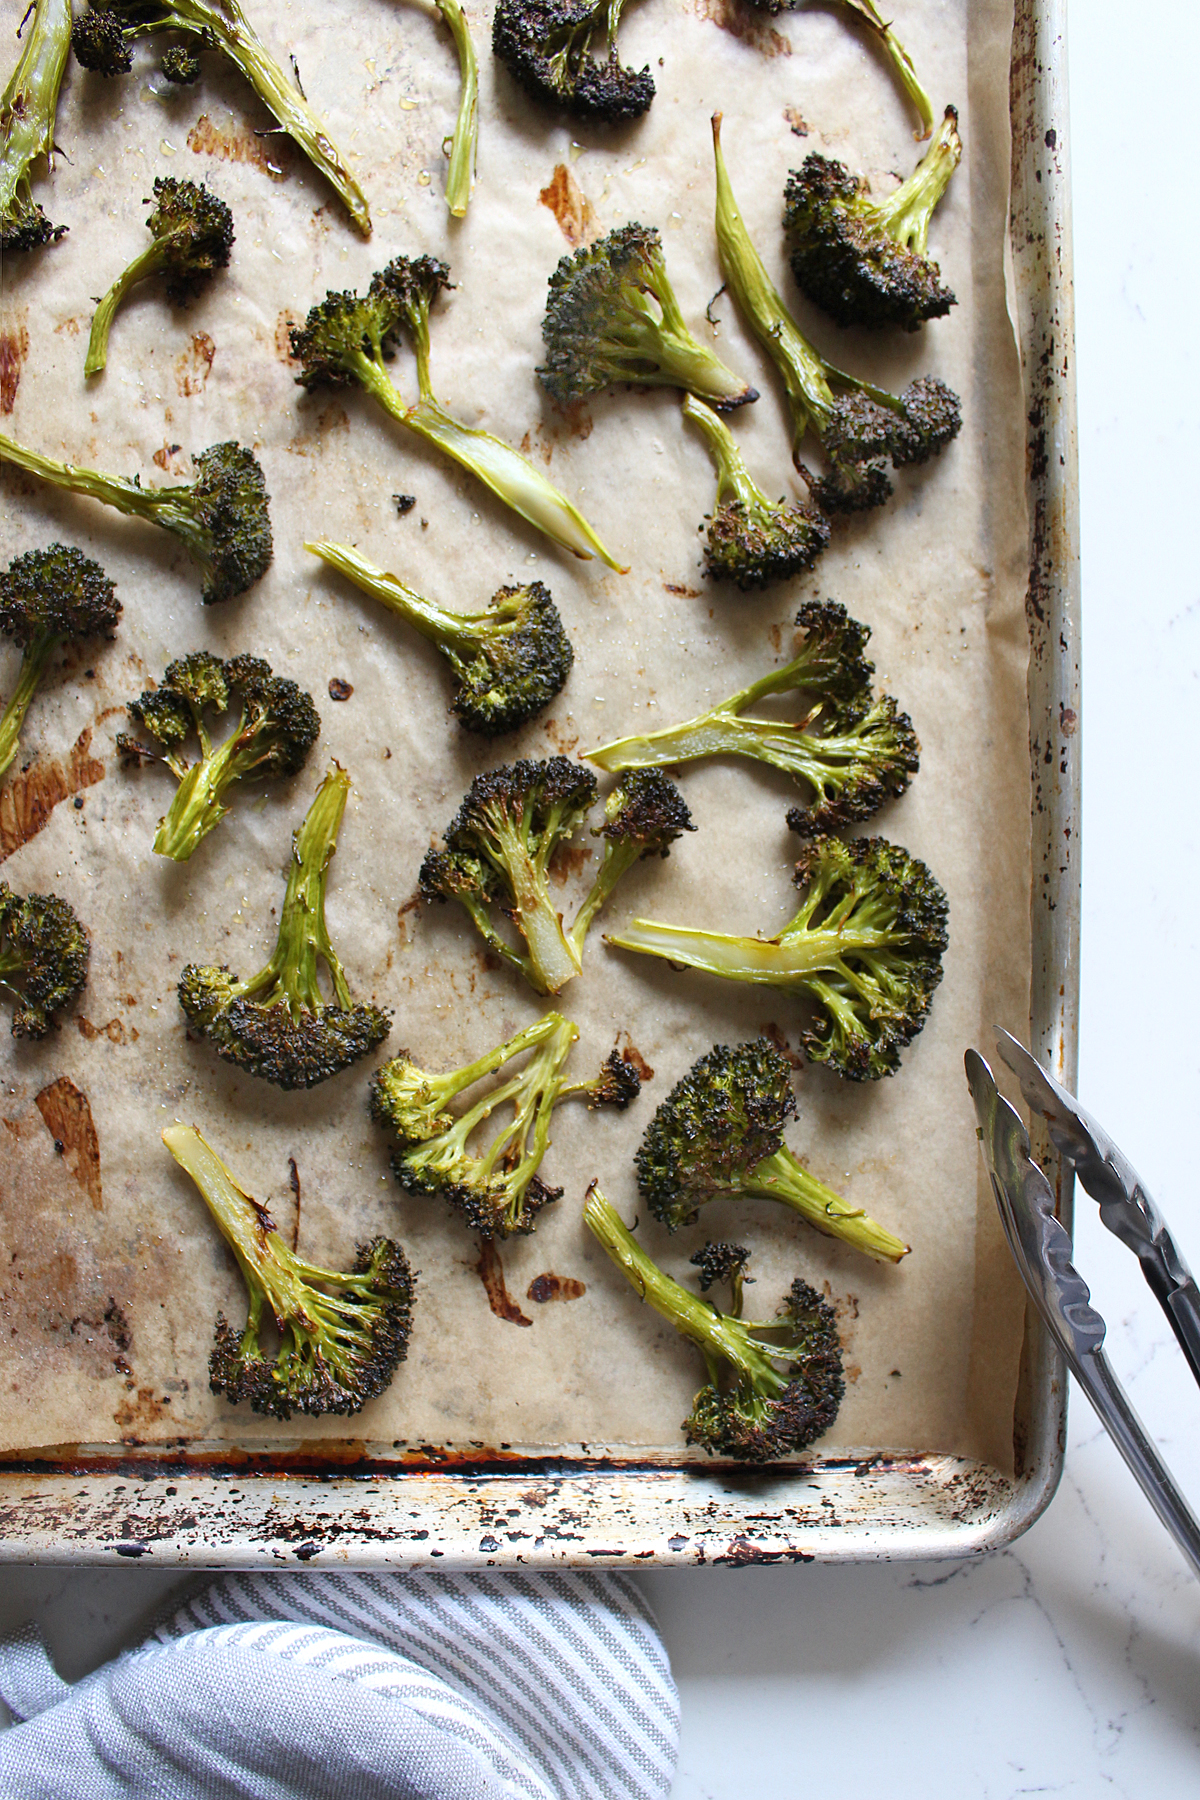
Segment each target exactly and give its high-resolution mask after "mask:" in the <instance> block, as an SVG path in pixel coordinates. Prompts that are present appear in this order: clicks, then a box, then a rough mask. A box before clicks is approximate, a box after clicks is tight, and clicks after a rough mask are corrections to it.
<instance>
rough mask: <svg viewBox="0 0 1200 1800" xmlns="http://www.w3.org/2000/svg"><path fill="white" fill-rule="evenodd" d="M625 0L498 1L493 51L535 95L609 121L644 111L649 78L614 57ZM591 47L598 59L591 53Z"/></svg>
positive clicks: (647, 105) (648, 98)
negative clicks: (596, 49) (595, 48)
mask: <svg viewBox="0 0 1200 1800" xmlns="http://www.w3.org/2000/svg"><path fill="white" fill-rule="evenodd" d="M624 10H625V0H499V5H498V6H497V7H496V15H495V18H494V19H493V21H492V49H493V51H494V53H495V55H496V56H497V57H498V58H499V60H500V61H501V62H502V63H503V64H504V65H505V67H506V68H507V70H508V72H509V74H510V75H511V76H512V77H513V79H514V80H515V81H519V82H520V84H521V86H522V87H523V88H524V89H525V91H526V93H528V94H532V95H533V97H534V99H535V100H544V101H545V102H546V103H547V104H548V105H550V106H555V107H559V108H561V109H562V110H563V111H564V112H569V113H572V114H574V115H575V117H576V118H581V119H603V120H605V121H606V122H608V123H614V122H616V121H617V120H620V119H636V118H639V117H640V115H641V114H642V113H644V112H647V111H649V108H650V102H651V101H652V100H653V99H654V80H653V77H652V76H651V74H650V70H649V67H647V68H644V69H641V70H634V69H626V68H624V67H623V66H622V64H621V62H620V61H619V59H618V57H617V28H618V26H619V25H620V22H621V14H622V12H623V11H624ZM593 45H595V46H596V47H597V48H598V49H602V50H603V52H604V55H603V58H602V59H601V58H599V57H596V56H593V55H592V47H593Z"/></svg>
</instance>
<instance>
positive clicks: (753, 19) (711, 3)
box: [692, 0, 792, 56]
mask: <svg viewBox="0 0 1200 1800" xmlns="http://www.w3.org/2000/svg"><path fill="white" fill-rule="evenodd" d="M692 11H693V12H694V13H695V15H696V17H697V18H698V19H707V20H708V22H709V24H711V25H718V26H720V28H721V30H722V31H727V32H728V33H729V35H730V37H735V38H737V39H738V41H739V42H740V43H743V44H748V45H749V46H750V48H751V49H752V50H757V51H758V53H759V55H760V56H790V55H791V54H792V46H791V45H790V44H789V43H788V40H787V39H786V38H785V37H784V35H783V33H782V32H781V31H776V30H775V28H774V27H773V26H771V25H768V24H767V22H766V20H765V19H764V18H763V17H762V14H761V13H759V14H755V13H754V11H753V10H752V8H751V6H750V4H749V0H692Z"/></svg>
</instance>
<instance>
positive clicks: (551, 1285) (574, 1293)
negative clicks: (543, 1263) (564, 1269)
mask: <svg viewBox="0 0 1200 1800" xmlns="http://www.w3.org/2000/svg"><path fill="white" fill-rule="evenodd" d="M586 1293H587V1288H586V1287H585V1285H584V1283H583V1282H582V1281H577V1280H576V1279H575V1277H574V1275H555V1274H552V1273H551V1271H550V1270H549V1269H547V1271H546V1272H545V1274H544V1275H535V1276H534V1278H533V1280H532V1281H531V1282H530V1284H529V1286H528V1288H527V1289H526V1292H525V1298H526V1299H527V1300H533V1301H536V1302H537V1304H538V1305H539V1306H545V1305H546V1304H547V1302H548V1301H550V1300H580V1299H582V1298H583V1296H584V1294H586Z"/></svg>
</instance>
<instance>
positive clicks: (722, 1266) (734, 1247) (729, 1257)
mask: <svg viewBox="0 0 1200 1800" xmlns="http://www.w3.org/2000/svg"><path fill="white" fill-rule="evenodd" d="M688 1261H689V1262H690V1263H691V1265H692V1267H693V1268H694V1269H699V1271H700V1292H701V1293H702V1294H707V1292H708V1290H709V1288H710V1287H715V1286H716V1284H717V1282H718V1281H727V1282H728V1283H729V1289H730V1292H731V1294H732V1295H733V1305H732V1306H731V1307H730V1311H731V1312H732V1313H733V1315H734V1317H735V1318H738V1319H740V1318H741V1316H742V1289H743V1287H753V1286H754V1277H753V1275H747V1273H746V1265H747V1264H748V1263H749V1261H750V1252H749V1250H747V1248H746V1246H745V1244H713V1243H708V1244H705V1246H704V1248H703V1249H702V1250H697V1251H696V1253H695V1255H694V1256H689V1258H688Z"/></svg>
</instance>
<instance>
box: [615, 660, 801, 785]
mask: <svg viewBox="0 0 1200 1800" xmlns="http://www.w3.org/2000/svg"><path fill="white" fill-rule="evenodd" d="M803 660H804V659H803V656H801V657H798V658H797V659H796V661H795V662H791V663H786V664H784V666H783V667H782V668H779V669H774V670H772V672H771V673H770V674H769V675H764V676H762V677H761V678H760V679H759V680H758V681H755V682H752V683H751V684H750V686H749V687H745V688H742V689H741V690H740V691H739V692H738V693H736V694H731V695H730V696H729V698H728V700H722V702H721V704H720V705H719V706H714V707H713V708H712V710H711V711H710V712H706V713H702V714H700V716H699V717H697V718H695V719H687V720H685V721H684V723H683V724H682V725H666V726H664V727H663V729H662V730H661V731H650V732H645V733H639V734H638V735H637V736H635V737H627V738H617V739H616V740H615V741H614V742H613V743H611V744H603V745H602V746H601V747H600V749H598V750H585V751H584V752H583V754H584V755H585V756H586V757H587V760H588V762H593V763H595V764H596V765H597V767H598V768H601V769H606V770H608V771H609V772H610V773H611V772H615V771H616V770H618V769H657V768H669V767H670V766H671V764H673V763H679V762H694V761H696V759H697V758H699V757H702V756H726V755H729V756H734V755H737V756H753V757H756V758H757V759H758V761H759V762H765V763H771V764H773V765H774V766H775V767H776V768H784V769H788V770H795V771H796V773H797V774H799V775H803V776H805V777H806V778H807V779H808V780H810V781H812V783H813V785H814V786H816V785H818V780H817V778H818V777H820V779H822V780H823V779H824V778H825V777H826V776H827V775H828V773H829V766H828V762H827V761H826V760H825V759H824V758H821V757H818V756H816V755H814V754H812V752H811V750H810V749H809V748H808V747H807V745H806V736H805V734H806V732H807V728H808V726H809V725H811V723H812V721H813V716H814V714H813V713H810V714H809V715H808V717H807V718H805V719H801V720H799V721H797V722H796V723H791V722H789V721H788V720H786V719H755V718H746V717H745V714H744V710H743V709H744V708H745V707H748V706H753V705H754V703H755V702H756V701H758V700H762V699H765V698H766V696H767V695H768V694H777V693H780V692H787V691H788V690H790V689H793V688H798V687H803V686H804V674H803V668H802V664H803ZM798 665H801V666H799V667H798ZM818 679H819V676H818V675H817V674H816V673H815V672H814V681H816V680H818ZM814 711H815V709H814ZM825 741H826V740H822V742H825ZM808 743H809V744H811V740H808Z"/></svg>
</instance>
